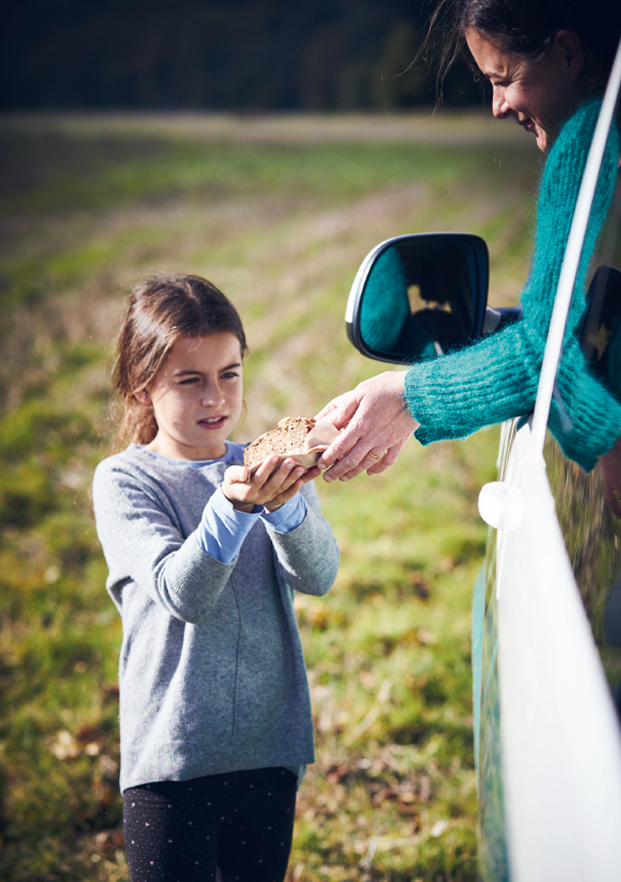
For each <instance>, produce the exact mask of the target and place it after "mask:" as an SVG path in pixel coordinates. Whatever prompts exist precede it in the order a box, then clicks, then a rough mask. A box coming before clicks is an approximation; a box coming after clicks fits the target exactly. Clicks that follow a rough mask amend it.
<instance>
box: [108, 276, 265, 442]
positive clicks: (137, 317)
mask: <svg viewBox="0 0 621 882" xmlns="http://www.w3.org/2000/svg"><path fill="white" fill-rule="evenodd" d="M223 332H228V333H231V334H234V335H235V337H237V339H238V340H239V345H240V347H241V354H242V357H243V356H244V355H245V354H246V351H247V348H248V347H247V344H246V335H245V333H244V329H243V326H242V322H241V319H240V317H239V314H238V312H237V310H236V309H235V307H234V306H233V304H232V303H231V302H230V300H228V298H227V297H225V296H224V294H223V293H222V292H221V291H219V290H218V288H216V286H215V285H212V284H211V282H208V281H207V280H206V279H203V278H201V277H200V276H192V275H169V274H162V275H157V276H154V277H153V278H151V279H149V280H147V281H146V282H142V283H141V284H139V285H136V287H135V288H134V289H133V291H132V294H131V298H130V302H129V308H128V311H127V316H126V318H125V321H124V323H123V327H122V329H121V333H120V335H119V340H118V355H117V360H116V364H115V368H114V385H115V388H116V390H117V392H118V393H119V394H120V395H121V397H122V399H123V401H124V405H125V411H124V416H123V420H122V423H121V426H120V429H119V440H120V441H123V442H124V441H127V440H129V441H134V442H135V443H137V444H149V442H150V441H152V440H153V439H154V438H155V436H156V434H157V423H156V421H155V415H154V413H153V406H152V405H151V404H150V403H148V404H143V403H142V402H140V401H138V399H137V398H136V392H140V391H142V390H143V389H146V388H147V387H148V386H149V385H150V384H151V383H152V381H153V380H154V378H155V375H156V374H157V372H158V371H159V369H160V368H161V367H162V365H163V364H164V363H165V362H166V360H167V358H168V357H169V355H170V353H171V351H172V348H173V346H174V345H175V343H176V342H177V340H178V339H179V338H180V337H209V336H210V335H211V334H219V333H223Z"/></svg>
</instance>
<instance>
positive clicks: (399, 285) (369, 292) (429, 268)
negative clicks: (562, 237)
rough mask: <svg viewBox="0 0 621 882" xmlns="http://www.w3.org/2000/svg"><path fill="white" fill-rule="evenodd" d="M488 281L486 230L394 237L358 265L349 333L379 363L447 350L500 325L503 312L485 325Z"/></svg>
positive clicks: (416, 358)
mask: <svg viewBox="0 0 621 882" xmlns="http://www.w3.org/2000/svg"><path fill="white" fill-rule="evenodd" d="M488 284H489V256H488V251H487V245H486V244H485V241H484V240H483V239H481V238H480V237H479V236H473V235H470V234H469V233H421V234H418V235H411V236H397V237H395V238H393V239H388V240H386V241H385V242H381V243H380V244H379V245H376V247H375V248H374V249H373V250H372V251H371V252H370V253H369V254H368V255H367V256H366V258H365V259H364V261H363V262H362V264H361V266H360V269H359V270H358V273H357V275H356V278H355V280H354V284H353V285H352V289H351V292H350V295H349V300H348V302H347V311H346V315H345V322H346V325H347V336H348V337H349V339H350V341H351V343H353V345H354V346H355V347H356V349H358V350H359V351H360V352H362V354H363V355H366V356H368V357H369V358H374V359H377V360H378V361H387V362H391V363H393V364H402V363H404V362H405V363H408V364H411V363H412V362H415V361H419V360H421V359H424V358H432V357H434V356H436V355H442V354H443V353H444V352H446V351H447V350H448V349H453V348H455V347H457V346H461V345H463V344H465V343H467V342H469V341H472V340H473V339H476V338H477V337H480V336H481V334H482V333H483V332H484V330H485V331H487V330H492V329H495V327H494V326H497V325H498V324H499V322H500V318H501V317H500V316H499V315H498V313H496V312H495V313H494V316H492V317H491V318H492V321H491V325H492V326H491V327H489V328H487V327H484V326H485V324H486V307H487V289H488ZM496 315H498V318H495V316H496ZM488 319H489V317H488ZM488 324H489V322H488Z"/></svg>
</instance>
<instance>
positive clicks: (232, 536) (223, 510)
mask: <svg viewBox="0 0 621 882" xmlns="http://www.w3.org/2000/svg"><path fill="white" fill-rule="evenodd" d="M262 511H263V509H262V507H261V506H258V505H256V506H255V510H254V511H253V512H250V513H248V512H245V511H238V510H237V509H236V508H234V507H233V503H232V502H230V500H228V499H227V498H226V496H225V495H224V493H223V492H222V490H221V488H218V489H217V490H216V492H215V493H214V494H213V495H212V496H210V498H209V501H208V502H207V505H206V506H205V508H204V510H203V516H202V518H201V522H200V524H199V525H198V528H197V530H196V540H197V542H198V544H199V545H200V547H201V548H202V549H203V551H204V552H205V553H206V554H208V555H210V557H213V558H215V559H216V560H219V561H221V563H225V564H228V563H231V561H233V560H235V558H236V557H237V556H238V554H239V552H240V550H241V547H242V545H243V542H244V539H245V538H246V536H247V535H248V533H249V532H250V530H251V529H252V527H253V525H254V524H255V522H256V521H257V520H258V518H259V516H260V514H261V512H262Z"/></svg>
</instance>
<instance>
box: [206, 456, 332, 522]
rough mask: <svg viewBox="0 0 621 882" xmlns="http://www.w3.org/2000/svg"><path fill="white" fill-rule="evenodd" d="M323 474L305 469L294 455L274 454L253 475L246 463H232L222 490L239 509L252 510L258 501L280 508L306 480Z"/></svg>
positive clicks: (269, 507)
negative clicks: (242, 464) (280, 455)
mask: <svg viewBox="0 0 621 882" xmlns="http://www.w3.org/2000/svg"><path fill="white" fill-rule="evenodd" d="M319 474H321V472H320V470H319V469H318V468H312V469H305V468H304V466H301V465H298V464H297V463H296V461H295V460H294V459H290V458H288V459H284V460H283V461H282V462H281V461H280V457H279V456H270V457H268V459H266V460H265V461H264V462H262V463H261V465H260V466H258V468H257V469H256V471H255V472H254V473H253V474H252V475H251V474H250V471H249V469H247V468H246V466H230V467H229V468H228V469H227V470H226V471H225V473H224V480H223V482H222V492H223V493H224V495H225V496H226V498H227V499H228V500H229V502H232V503H233V508H236V509H237V510H238V511H245V512H251V511H252V510H253V509H254V507H255V505H263V506H264V507H265V508H266V509H267V510H268V511H276V509H277V508H280V507H281V505H284V504H285V502H288V501H289V500H290V499H292V498H293V497H294V496H295V494H296V493H297V492H298V490H299V489H300V487H301V486H302V485H303V484H306V483H307V481H312V480H313V478H316V477H317V475H319Z"/></svg>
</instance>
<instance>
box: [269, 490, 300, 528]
mask: <svg viewBox="0 0 621 882" xmlns="http://www.w3.org/2000/svg"><path fill="white" fill-rule="evenodd" d="M305 517H306V502H305V500H304V497H303V496H301V495H300V494H299V493H296V494H295V496H294V497H293V499H290V500H289V502H285V504H284V505H281V507H280V508H277V509H276V511H267V509H263V514H262V515H261V519H262V520H264V521H266V523H268V524H269V525H270V527H273V528H274V530H276V531H277V532H278V533H290V532H291V530H295V528H296V527H299V526H300V524H301V523H302V521H303V520H304V518H305Z"/></svg>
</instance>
